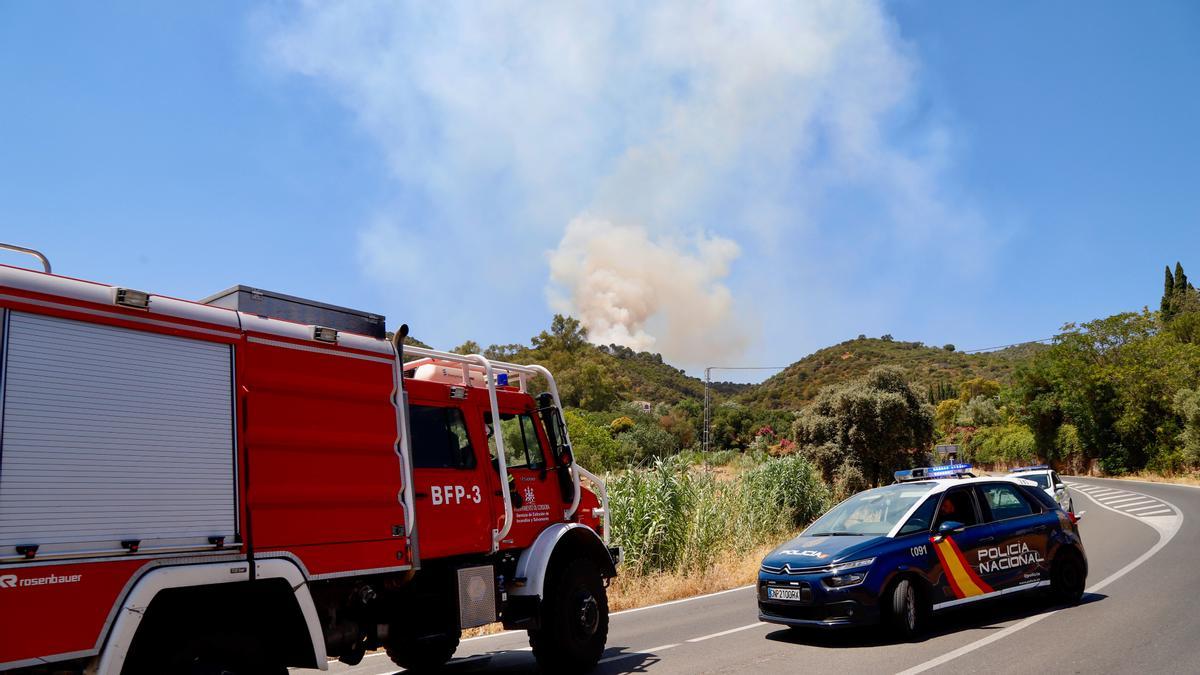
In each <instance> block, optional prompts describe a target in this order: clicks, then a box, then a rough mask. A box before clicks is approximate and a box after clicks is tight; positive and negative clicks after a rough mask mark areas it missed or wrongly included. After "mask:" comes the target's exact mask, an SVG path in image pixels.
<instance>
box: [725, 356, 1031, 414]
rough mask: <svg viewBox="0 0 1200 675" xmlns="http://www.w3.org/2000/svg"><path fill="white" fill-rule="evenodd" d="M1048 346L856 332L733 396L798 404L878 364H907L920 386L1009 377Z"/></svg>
mask: <svg viewBox="0 0 1200 675" xmlns="http://www.w3.org/2000/svg"><path fill="white" fill-rule="evenodd" d="M1042 349H1045V347H1044V346H1043V345H1039V344H1035V343H1030V344H1025V345H1018V346H1016V347H1009V348H1007V349H1003V350H999V351H994V352H985V353H981V354H963V353H961V352H956V351H949V350H947V349H943V348H940V347H929V346H927V345H924V344H922V343H920V342H898V341H894V340H889V339H881V338H858V339H855V340H847V341H845V342H842V343H839V344H836V345H834V346H832V347H826V348H824V349H821V350H818V351H817V352H814V353H813V354H810V355H808V356H806V357H804V358H803V359H800V360H799V361H797V362H795V363H793V364H792V365H790V366H788V368H787V369H786V370H784V371H782V372H780V373H778V374H776V375H774V376H772V377H771V378H769V379H767V380H766V381H764V382H763V383H762V384H760V385H758V386H756V387H753V388H751V389H748V390H746V391H744V392H742V393H741V394H739V395H737V396H736V397H735V400H737V401H738V402H740V403H743V404H746V405H749V406H762V407H767V408H775V409H780V408H790V409H798V408H800V407H802V406H803V405H804V404H805V403H807V402H809V401H811V400H812V399H813V398H814V397H816V395H817V392H818V391H820V389H821V387H825V386H828V385H832V384H841V383H843V382H846V381H848V380H850V379H853V378H856V377H861V376H863V375H866V374H867V371H868V370H870V369H871V368H872V367H874V366H878V365H895V366H900V367H901V368H904V370H905V371H907V373H908V375H909V377H910V378H911V381H912V384H913V386H914V387H916V388H917V390H918V391H922V392H923V391H925V390H926V389H927V388H928V387H930V386H933V387H936V386H938V385H940V384H947V385H950V386H954V387H957V386H958V384H959V383H961V382H962V381H963V380H967V379H970V378H973V377H984V378H987V379H989V380H999V381H1000V382H1009V381H1010V380H1011V379H1012V373H1013V370H1014V369H1015V368H1016V366H1017V365H1018V364H1019V363H1021V362H1023V361H1026V360H1028V359H1030V358H1032V357H1033V355H1034V354H1036V353H1037V352H1039V351H1041V350H1042Z"/></svg>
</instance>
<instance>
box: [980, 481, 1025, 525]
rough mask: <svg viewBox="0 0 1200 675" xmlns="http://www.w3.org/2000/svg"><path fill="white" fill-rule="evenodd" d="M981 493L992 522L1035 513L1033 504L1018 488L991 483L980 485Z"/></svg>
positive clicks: (1007, 484)
mask: <svg viewBox="0 0 1200 675" xmlns="http://www.w3.org/2000/svg"><path fill="white" fill-rule="evenodd" d="M979 492H980V494H981V495H982V496H983V502H984V504H986V505H987V508H988V511H990V512H991V515H992V520H1008V519H1009V518H1020V517H1021V516H1028V515H1029V514H1031V513H1034V511H1035V509H1034V507H1033V504H1031V503H1030V501H1029V498H1028V497H1026V496H1025V495H1024V494H1023V493H1022V492H1021V491H1020V490H1018V489H1017V486H1015V485H1012V484H1009V483H990V484H987V485H980V486H979Z"/></svg>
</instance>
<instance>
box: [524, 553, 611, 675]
mask: <svg viewBox="0 0 1200 675" xmlns="http://www.w3.org/2000/svg"><path fill="white" fill-rule="evenodd" d="M547 581H548V582H549V583H548V584H547V593H546V596H545V598H543V600H542V616H541V628H538V629H537V630H530V631H529V646H530V647H532V648H533V655H534V657H535V658H537V661H538V665H539V666H541V669H542V671H543V672H547V673H584V672H588V671H590V670H591V669H593V668H595V667H596V662H597V661H599V660H600V654H601V653H602V652H603V651H604V643H605V641H606V640H607V639H608V596H607V595H606V594H605V591H604V580H603V578H602V577H601V575H600V568H599V567H597V566H596V563H594V562H592V561H591V560H589V559H587V558H576V559H575V560H572V561H571V562H570V563H568V564H567V565H565V566H564V567H562V568H561V571H560V573H559V574H556V575H554V578H552V579H548V580H547Z"/></svg>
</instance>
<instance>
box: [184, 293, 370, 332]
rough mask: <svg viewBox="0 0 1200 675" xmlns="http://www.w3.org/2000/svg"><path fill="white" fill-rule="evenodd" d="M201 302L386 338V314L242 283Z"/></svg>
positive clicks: (274, 317) (273, 317) (248, 312)
mask: <svg viewBox="0 0 1200 675" xmlns="http://www.w3.org/2000/svg"><path fill="white" fill-rule="evenodd" d="M200 302H202V303H204V304H206V305H212V306H214V307H224V308H226V309H236V310H237V311H239V312H246V313H247V314H257V315H259V316H266V317H270V318H272V319H283V320H284V321H294V322H296V323H303V324H308V325H313V326H325V327H327V328H336V329H337V330H343V331H346V332H347V333H358V334H359V335H368V336H370V337H373V338H379V339H383V338H384V337H385V330H384V326H385V325H386V323H385V321H384V317H383V315H382V314H373V313H371V312H364V311H361V310H357V309H349V308H347V307H338V306H337V305H330V304H328V303H324V302H317V301H316V300H307V299H305V298H297V297H296V296H294V295H285V294H283V293H276V292H275V291H266V290H263V289H261V288H252V287H250V286H242V285H240V284H239V285H237V286H234V287H232V288H227V289H225V290H223V291H221V292H220V293H216V294H214V295H210V296H208V297H207V298H204V299H203V300H201V301H200Z"/></svg>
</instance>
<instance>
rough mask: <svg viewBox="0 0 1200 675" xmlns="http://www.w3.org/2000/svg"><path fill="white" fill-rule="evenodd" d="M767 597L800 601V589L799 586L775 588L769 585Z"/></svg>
mask: <svg viewBox="0 0 1200 675" xmlns="http://www.w3.org/2000/svg"><path fill="white" fill-rule="evenodd" d="M767 599H768V600H793V601H796V602H799V601H800V589H799V588H774V587H770V586H768V587H767Z"/></svg>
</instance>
